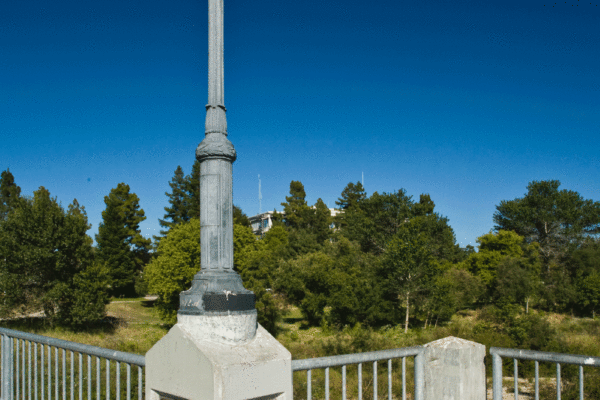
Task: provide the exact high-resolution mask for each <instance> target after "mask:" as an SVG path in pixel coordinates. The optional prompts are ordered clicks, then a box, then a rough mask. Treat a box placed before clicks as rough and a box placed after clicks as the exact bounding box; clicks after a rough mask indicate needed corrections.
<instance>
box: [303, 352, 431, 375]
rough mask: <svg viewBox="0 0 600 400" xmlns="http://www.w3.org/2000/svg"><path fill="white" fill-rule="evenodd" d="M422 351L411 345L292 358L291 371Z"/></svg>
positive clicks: (355, 362) (335, 365)
mask: <svg viewBox="0 0 600 400" xmlns="http://www.w3.org/2000/svg"><path fill="white" fill-rule="evenodd" d="M423 351H424V348H423V346H412V347H403V348H400V349H389V350H380V351H369V352H365V353H354V354H342V355H338V356H329V357H318V358H307V359H303V360H292V371H304V370H307V369H316V368H327V367H338V366H341V365H347V364H358V363H365V362H372V361H380V360H389V359H391V358H399V357H409V356H417V355H419V354H422V353H423Z"/></svg>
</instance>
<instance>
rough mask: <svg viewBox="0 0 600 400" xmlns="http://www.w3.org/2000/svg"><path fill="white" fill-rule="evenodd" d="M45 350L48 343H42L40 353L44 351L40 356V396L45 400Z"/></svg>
mask: <svg viewBox="0 0 600 400" xmlns="http://www.w3.org/2000/svg"><path fill="white" fill-rule="evenodd" d="M44 350H46V345H44V344H43V343H42V345H41V346H40V353H42V356H41V357H40V380H41V382H40V389H41V390H40V394H41V396H40V398H41V400H44V376H45V375H46V374H45V373H44Z"/></svg>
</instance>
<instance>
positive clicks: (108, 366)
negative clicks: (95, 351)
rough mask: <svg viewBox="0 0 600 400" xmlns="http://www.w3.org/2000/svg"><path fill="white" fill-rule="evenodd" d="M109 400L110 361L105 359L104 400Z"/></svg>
mask: <svg viewBox="0 0 600 400" xmlns="http://www.w3.org/2000/svg"><path fill="white" fill-rule="evenodd" d="M109 399H110V360H109V359H108V358H107V359H106V400H109Z"/></svg>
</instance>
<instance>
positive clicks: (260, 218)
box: [248, 211, 285, 235]
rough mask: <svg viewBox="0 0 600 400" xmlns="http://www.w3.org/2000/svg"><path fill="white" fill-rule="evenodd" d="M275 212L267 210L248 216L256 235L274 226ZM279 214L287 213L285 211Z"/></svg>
mask: <svg viewBox="0 0 600 400" xmlns="http://www.w3.org/2000/svg"><path fill="white" fill-rule="evenodd" d="M273 214H274V212H273V211H267V212H264V213H261V214H256V215H254V216H252V217H250V218H248V219H249V220H250V226H252V232H253V233H254V234H255V235H261V234H263V233H265V232H267V231H268V230H269V229H271V227H272V226H273ZM278 214H279V215H285V213H284V212H280V213H278Z"/></svg>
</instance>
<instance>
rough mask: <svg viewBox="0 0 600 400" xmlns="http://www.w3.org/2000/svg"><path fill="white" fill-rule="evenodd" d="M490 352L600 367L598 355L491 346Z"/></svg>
mask: <svg viewBox="0 0 600 400" xmlns="http://www.w3.org/2000/svg"><path fill="white" fill-rule="evenodd" d="M490 354H491V355H498V356H500V357H510V358H516V359H519V360H533V361H545V362H554V363H560V364H575V365H583V366H586V365H589V366H594V367H600V357H591V356H583V355H579V354H562V353H551V352H548V351H535V350H520V349H507V348H503V347H491V348H490Z"/></svg>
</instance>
